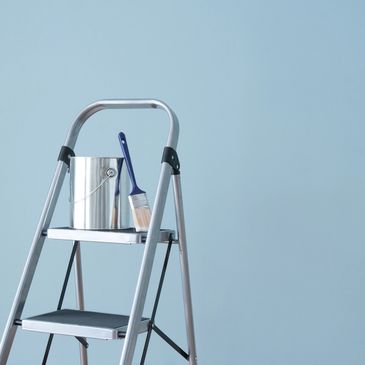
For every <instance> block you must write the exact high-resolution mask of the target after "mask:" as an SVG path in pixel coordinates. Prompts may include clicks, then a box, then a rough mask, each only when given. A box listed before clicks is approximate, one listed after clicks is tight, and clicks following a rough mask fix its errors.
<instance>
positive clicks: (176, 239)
mask: <svg viewBox="0 0 365 365" xmlns="http://www.w3.org/2000/svg"><path fill="white" fill-rule="evenodd" d="M141 108H143V109H156V108H157V109H162V110H164V111H165V112H166V113H167V115H168V118H169V123H170V130H169V134H168V139H167V144H166V147H165V148H164V151H163V156H162V164H161V173H160V177H159V182H158V186H157V193H156V197H155V203H154V206H153V209H152V216H151V223H150V227H149V230H148V232H136V231H135V230H134V229H122V230H110V231H106V230H100V231H94V230H93V231H91V230H79V229H72V228H69V227H60V228H50V222H51V218H52V215H53V212H54V210H55V207H56V204H57V200H58V197H59V194H60V190H61V187H62V184H63V182H64V179H65V175H66V173H67V172H68V169H69V159H70V156H74V155H75V154H74V152H73V149H74V147H75V144H76V140H77V137H78V134H79V132H80V129H81V127H82V126H83V124H84V123H85V122H86V120H87V119H88V118H90V117H91V116H92V115H93V114H95V113H97V112H99V111H101V110H105V109H141ZM178 134H179V123H178V119H177V117H176V115H175V113H174V112H173V111H172V110H171V109H170V108H169V106H168V105H166V104H165V103H164V102H162V101H160V100H155V99H117V100H100V101H97V102H95V103H92V104H90V105H88V106H87V107H86V108H85V109H84V110H83V111H82V112H81V113H80V114H79V115H78V117H77V118H76V120H75V122H74V123H73V124H72V126H71V129H70V131H69V133H68V135H67V138H66V141H65V144H64V146H62V148H61V151H60V154H59V157H58V163H57V167H56V172H55V175H54V177H53V180H52V183H51V187H50V190H49V193H48V196H47V199H46V202H45V205H44V208H43V211H42V214H41V218H40V221H39V224H38V226H37V229H36V232H35V235H34V238H33V242H32V245H31V248H30V252H29V255H28V258H27V261H26V264H25V267H24V271H23V274H22V276H21V279H20V283H19V286H18V290H17V292H16V295H15V298H14V302H13V305H12V308H11V311H10V314H9V317H8V321H7V324H6V327H5V330H4V333H3V337H2V340H1V344H0V365H5V364H7V361H8V358H9V354H10V351H11V348H12V344H13V341H14V337H15V335H16V331H17V329H18V328H21V329H23V330H28V331H37V332H45V333H48V334H49V338H48V342H47V345H46V349H45V353H44V357H43V361H42V364H43V365H45V364H46V362H47V358H48V354H49V351H50V349H51V345H52V340H53V337H54V335H58V334H62V335H69V336H74V337H76V339H77V340H78V341H79V343H80V344H79V346H80V363H81V365H87V364H88V358H87V347H88V343H87V338H97V339H109V340H117V339H123V340H124V346H123V351H122V354H121V358H120V362H119V364H120V365H130V364H132V360H133V357H134V352H135V346H136V341H137V336H138V335H139V334H141V333H146V335H145V344H144V348H143V353H142V356H141V360H140V364H144V363H145V360H146V355H147V350H148V345H149V341H150V337H151V334H152V332H154V333H156V334H158V335H159V336H160V337H162V339H164V340H165V341H166V342H167V343H168V344H169V345H170V346H172V347H173V348H174V349H175V350H176V351H177V352H178V353H179V354H180V355H182V356H183V357H184V358H185V359H186V360H187V361H188V363H189V364H190V365H196V364H197V356H196V346H195V335H194V324H193V312H192V300H191V290H190V278H189V265H188V256H187V245H186V232H185V221H184V212H183V201H182V192H181V180H180V164H179V159H178V155H177V153H176V146H177V141H178ZM171 181H172V185H173V193H174V205H175V213H176V232H175V231H174V230H168V229H161V222H162V217H163V212H164V207H165V202H166V197H167V192H168V187H169V184H170V183H171ZM46 238H48V239H56V240H57V239H61V240H70V241H73V246H72V252H71V255H70V259H69V263H68V266H67V269H66V274H65V279H64V282H63V286H62V290H61V293H60V298H59V302H58V305H57V309H56V310H55V311H52V312H49V313H44V314H40V315H37V316H33V317H30V318H22V312H23V308H24V305H25V302H26V299H27V296H28V292H29V289H30V286H31V283H32V280H33V276H34V273H35V270H36V268H37V264H38V260H39V257H40V254H41V251H42V248H43V245H44V242H45V240H46ZM82 241H87V242H111V243H116V244H143V245H144V246H145V247H144V253H143V258H142V263H141V268H140V272H139V276H138V280H137V285H136V289H135V293H134V299H133V304H132V308H131V311H130V315H121V314H113V313H100V312H90V311H86V310H85V304H84V293H83V280H82V267H81V251H80V242H82ZM157 243H163V244H165V245H166V254H165V259H164V263H163V267H162V271H161V276H160V280H159V284H158V289H157V294H156V298H155V301H154V306H153V310H152V314H151V315H150V317H148V318H146V317H143V310H144V305H145V301H146V295H147V290H148V286H149V281H150V277H151V272H152V268H153V262H154V257H155V252H156V246H157ZM173 245H177V246H178V249H179V258H180V269H181V277H182V288H183V300H184V314H185V325H186V335H187V344H188V349H187V351H184V350H183V349H182V348H181V347H180V346H178V345H177V344H176V343H175V342H174V341H173V340H172V339H171V338H169V337H168V336H167V335H166V333H164V332H163V331H162V330H161V329H160V328H159V327H158V326H157V325H156V323H155V316H156V312H157V307H158V302H159V298H160V294H161V290H162V285H163V281H164V278H165V272H166V268H167V264H168V260H169V255H170V251H171V249H172V247H173ZM73 266H74V269H75V281H76V289H77V290H76V294H77V295H76V304H77V308H76V309H65V308H62V305H63V299H64V296H65V292H66V288H67V284H68V281H69V276H70V273H71V270H72V267H73Z"/></svg>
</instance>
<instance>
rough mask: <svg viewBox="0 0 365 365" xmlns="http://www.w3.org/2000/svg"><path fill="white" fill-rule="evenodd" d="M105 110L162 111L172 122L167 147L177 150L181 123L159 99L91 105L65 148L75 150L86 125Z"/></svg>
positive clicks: (70, 132)
mask: <svg viewBox="0 0 365 365" xmlns="http://www.w3.org/2000/svg"><path fill="white" fill-rule="evenodd" d="M105 109H162V110H164V111H165V112H166V113H167V115H168V117H169V120H170V131H169V135H168V139H167V147H172V148H174V149H176V146H177V140H178V136H179V122H178V119H177V117H176V115H175V113H174V112H173V110H172V109H171V108H170V107H169V106H168V105H167V104H166V103H164V102H163V101H161V100H157V99H106V100H98V101H96V102H94V103H92V104H89V105H88V106H87V107H86V108H85V109H84V110H83V111H82V112H81V113H80V114H79V115H78V117H77V118H76V120H75V122H74V123H73V125H72V127H71V129H70V131H69V133H68V135H67V138H66V141H65V146H66V147H69V148H71V149H73V148H74V147H75V144H76V140H77V137H78V135H79V133H80V130H81V128H82V126H83V125H84V123H85V122H86V121H87V120H88V119H89V118H90V117H91V116H92V115H93V114H95V113H97V112H99V111H101V110H105Z"/></svg>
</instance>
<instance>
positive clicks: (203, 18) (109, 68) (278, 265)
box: [0, 0, 365, 365]
mask: <svg viewBox="0 0 365 365" xmlns="http://www.w3.org/2000/svg"><path fill="white" fill-rule="evenodd" d="M364 11H365V6H364V3H363V2H362V1H348V0H347V1H344V0H343V1H329V0H323V1H313V0H309V1H284V0H279V1H269V0H259V1H233V0H226V1H189V0H188V1H160V0H157V1H142V2H141V1H136V2H132V1H128V2H127V1H68V0H67V1H59V2H49V1H41V0H34V1H31V2H27V1H22V2H20V1H10V0H3V1H1V3H0V47H1V50H0V121H1V123H0V131H1V143H0V149H1V152H0V161H1V171H2V172H1V187H0V204H1V209H0V219H1V225H0V229H1V255H0V290H1V294H0V295H1V296H0V327H1V328H3V327H4V326H5V322H6V318H7V315H8V312H9V310H10V307H11V303H12V299H13V296H14V294H15V290H16V286H17V283H18V280H19V278H20V275H21V270H22V267H23V265H24V262H25V259H26V256H27V252H28V249H29V246H30V242H31V239H32V235H33V233H34V230H35V227H36V224H37V220H38V217H39V214H40V211H41V209H42V206H43V203H44V199H45V196H46V193H47V189H48V186H49V183H50V180H51V177H52V174H53V171H54V168H55V164H56V162H55V160H56V157H57V154H58V150H59V147H60V146H61V145H62V143H63V141H64V138H65V136H66V132H67V130H68V128H69V126H70V123H71V122H72V121H73V119H74V118H75V116H76V115H77V113H78V112H79V111H80V110H81V109H82V108H83V107H84V106H85V105H87V104H88V103H89V102H91V101H94V100H96V99H99V98H108V97H111V98H117V97H157V98H160V99H163V100H165V101H166V102H167V103H169V104H170V105H171V107H172V108H173V109H174V110H175V111H176V113H177V114H178V116H179V118H180V122H181V139H180V143H179V153H180V158H181V162H182V178H183V189H184V194H185V201H184V203H185V208H186V223H187V229H188V238H189V255H190V261H191V262H190V264H191V277H192V289H193V301H194V311H195V320H196V335H197V347H198V355H199V358H200V364H201V365H203V364H204V365H208V364H209V365H213V364H217V365H218V364H228V365H241V364H249V365H292V364H295V365H308V364H313V365H343V364H351V365H357V364H358V365H360V364H363V363H364V361H365V333H364V327H365V311H364V308H365V295H364V286H365V266H364V262H365V248H364V247H365V235H364V229H363V227H364V225H363V220H364V217H365V209H364V206H365V194H364V191H365V173H364V162H363V161H364V155H365V151H364V142H363V141H364V135H365V124H364V91H365V88H364V84H365V77H364V71H365V70H364V64H365V57H364V55H365V51H364V37H365V32H364V30H365V26H364ZM123 123H125V124H123ZM166 127H167V124H166V118H165V116H164V115H163V114H162V113H158V112H142V111H141V112H134V113H132V112H125V114H123V113H121V112H120V113H116V112H113V113H105V114H103V115H100V116H98V117H95V118H94V119H93V121H90V124H89V125H88V126H87V127H85V131H83V132H82V134H81V136H80V144H79V145H78V148H77V150H76V151H77V153H79V154H94V155H109V154H118V153H119V149H118V143H117V140H116V137H115V135H116V133H117V132H118V130H119V128H124V130H125V131H126V132H127V133H128V135H129V138H130V143H131V146H132V147H131V149H132V151H133V155H134V158H135V164H136V169H137V171H138V173H139V176H140V180H141V185H143V186H144V187H146V188H147V191H148V193H149V195H151V197H153V194H154V186H155V185H154V183H155V180H156V178H157V173H158V168H159V158H160V151H161V148H162V146H163V143H164V140H165V135H166V131H167V129H166ZM145 159H147V161H148V163H144V162H143V161H144V160H145ZM67 209H68V208H67V188H66V189H65V192H64V193H63V195H62V198H61V203H60V206H59V209H58V210H57V212H56V215H55V222H54V224H61V225H62V224H67V223H68V210H67ZM167 214H168V217H167V218H166V222H165V224H167V225H168V224H170V223H171V222H172V221H173V219H171V218H170V217H171V216H173V212H172V210H171V208H170V207H169V208H168V209H167ZM69 250H70V245H69V244H66V243H64V244H63V243H55V242H49V243H47V244H46V246H45V249H44V252H43V253H42V257H41V261H40V267H39V270H38V271H37V275H36V277H35V281H34V284H33V286H32V289H31V293H30V296H29V303H28V304H27V306H26V308H25V312H24V314H25V315H29V314H37V313H41V312H44V311H49V310H53V309H54V308H55V306H56V303H57V293H58V291H59V289H60V286H61V280H62V276H63V273H64V270H65V265H66V261H67V255H68V253H69ZM141 254H142V251H141V248H132V249H129V248H126V247H115V246H110V245H107V246H106V247H104V248H103V247H100V246H98V245H95V244H89V245H85V246H84V247H83V255H84V256H83V257H84V269H85V277H86V278H85V279H86V284H85V287H86V288H85V289H86V291H87V293H86V302H87V308H88V309H92V310H108V311H113V312H128V310H129V307H130V295H131V292H132V289H133V286H134V283H135V279H136V276H137V273H138V271H137V267H138V265H139V262H140V258H141ZM162 255H163V252H162V251H160V250H159V251H158V253H157V262H158V263H159V264H160V263H161V260H162ZM168 274H169V275H168V280H167V282H166V287H165V290H164V292H163V296H162V299H161V300H162V302H161V309H160V311H159V313H158V323H159V324H160V326H161V327H162V328H163V329H166V331H167V332H168V333H170V334H171V336H172V337H173V338H174V339H176V340H177V341H179V342H180V343H181V344H182V345H183V346H184V347H185V342H184V341H185V340H184V326H183V321H182V315H183V309H182V306H181V295H180V293H181V291H180V278H179V273H178V258H177V253H176V252H175V253H174V255H173V258H172V265H171V267H170V268H169V272H168ZM153 284H154V285H155V284H156V276H154V279H153ZM73 294H74V293H73V288H72V287H71V290H69V292H68V294H67V299H66V305H67V306H69V307H70V306H73V300H74V297H73ZM124 294H125V295H124ZM151 294H152V292H151ZM148 304H149V307H150V305H151V301H149V303H148ZM146 314H148V311H147V313H146ZM45 341H46V337H45V336H43V335H39V334H30V333H22V332H19V333H18V335H17V337H16V341H15V344H14V352H13V354H12V357H11V360H10V361H9V363H10V364H14V365H18V364H25V363H28V364H30V363H33V364H36V363H39V362H40V356H41V350H42V348H43V346H44V344H45ZM121 345H122V343H121V342H117V343H115V342H114V343H107V342H97V341H91V352H90V356H91V358H92V360H91V361H90V364H117V363H118V359H119V355H120V351H121ZM77 349H78V346H77V344H76V341H75V340H74V339H70V338H62V337H60V338H57V339H56V341H55V344H54V350H53V351H52V353H51V359H50V363H52V364H64V363H65V361H66V360H65V358H67V361H66V362H67V363H68V364H76V363H77V360H78V357H77ZM138 350H140V347H138ZM62 357H63V358H64V359H63V358H62ZM137 363H138V362H136V364H137ZM148 363H150V364H152V363H153V364H161V365H163V364H169V365H171V364H183V363H185V362H184V361H183V360H180V359H179V358H178V357H177V356H176V355H175V353H174V352H173V351H172V350H170V349H169V348H168V347H167V346H165V344H163V343H162V342H161V341H160V340H159V339H157V338H154V340H153V341H152V347H151V353H150V355H149V362H148Z"/></svg>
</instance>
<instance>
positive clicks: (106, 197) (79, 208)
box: [70, 156, 129, 230]
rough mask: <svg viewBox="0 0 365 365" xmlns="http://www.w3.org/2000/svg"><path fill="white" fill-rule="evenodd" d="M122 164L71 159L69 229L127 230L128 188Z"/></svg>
mask: <svg viewBox="0 0 365 365" xmlns="http://www.w3.org/2000/svg"><path fill="white" fill-rule="evenodd" d="M123 161H124V159H123V158H119V157H79V156H77V157H71V159H70V213H71V214H70V215H71V227H72V228H76V229H95V230H96V229H97V230H113V229H122V228H126V227H127V226H128V223H129V207H128V199H127V195H128V187H129V184H128V179H127V174H126V168H124V166H123ZM127 185H128V186H127Z"/></svg>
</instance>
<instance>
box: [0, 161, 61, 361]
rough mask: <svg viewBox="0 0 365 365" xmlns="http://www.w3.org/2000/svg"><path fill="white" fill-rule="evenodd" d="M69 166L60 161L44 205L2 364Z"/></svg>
mask: <svg viewBox="0 0 365 365" xmlns="http://www.w3.org/2000/svg"><path fill="white" fill-rule="evenodd" d="M66 170H67V167H66V165H65V164H64V163H63V162H61V161H60V162H58V164H57V168H56V172H55V175H54V177H53V180H52V183H51V187H50V190H49V193H48V196H47V199H46V203H45V205H44V208H43V211H42V215H41V218H40V220H39V223H38V226H37V229H36V232H35V234H34V238H33V242H32V246H31V248H30V251H29V255H28V258H27V261H26V263H25V266H24V270H23V274H22V277H21V279H20V282H19V286H18V290H17V292H16V294H15V298H14V301H13V306H12V308H11V310H10V314H9V317H8V321H7V323H6V327H5V330H4V334H3V337H2V340H1V344H0V365H5V364H6V363H7V361H8V357H9V353H10V350H11V347H12V345H13V341H14V337H15V334H16V329H17V326H16V325H15V324H14V321H15V320H17V319H20V317H21V315H22V312H23V308H24V305H25V301H26V299H27V296H28V293H29V289H30V286H31V283H32V280H33V276H34V273H35V270H36V268H37V264H38V260H39V257H40V255H41V252H42V248H43V244H44V240H45V236H44V235H43V232H44V230H46V229H47V228H48V226H49V223H50V221H51V218H52V215H53V212H54V209H55V206H56V202H57V199H58V196H59V193H60V190H61V186H62V183H63V180H64V177H65V174H66Z"/></svg>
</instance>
